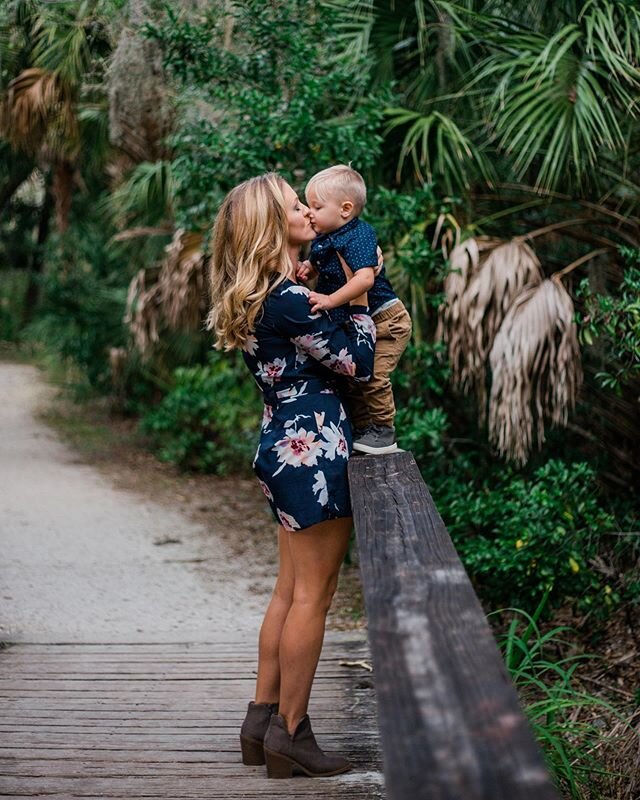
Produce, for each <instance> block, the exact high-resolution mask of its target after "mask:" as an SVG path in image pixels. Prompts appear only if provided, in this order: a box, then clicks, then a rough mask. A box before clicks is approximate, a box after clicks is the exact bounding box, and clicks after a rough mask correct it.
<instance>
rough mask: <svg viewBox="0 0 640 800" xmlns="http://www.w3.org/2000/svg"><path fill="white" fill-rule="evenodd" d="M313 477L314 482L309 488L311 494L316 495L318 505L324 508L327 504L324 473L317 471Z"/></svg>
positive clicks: (327, 493) (327, 496) (327, 495)
mask: <svg viewBox="0 0 640 800" xmlns="http://www.w3.org/2000/svg"><path fill="white" fill-rule="evenodd" d="M313 477H314V478H315V481H316V482H315V483H314V484H313V486H312V487H311V488H312V490H313V493H314V494H317V495H318V497H317V498H316V499H317V500H318V502H319V503H320V505H321V506H326V505H327V503H328V502H329V492H328V491H327V479H326V478H325V475H324V472H322V470H318V471H317V472H316V474H315V475H314V476H313Z"/></svg>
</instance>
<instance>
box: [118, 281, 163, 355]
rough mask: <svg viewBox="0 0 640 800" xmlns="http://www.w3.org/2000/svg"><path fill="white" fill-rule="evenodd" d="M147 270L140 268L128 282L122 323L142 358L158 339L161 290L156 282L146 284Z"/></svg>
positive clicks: (148, 352)
mask: <svg viewBox="0 0 640 800" xmlns="http://www.w3.org/2000/svg"><path fill="white" fill-rule="evenodd" d="M147 278H148V276H147V270H145V269H141V270H139V271H138V272H137V274H136V275H135V276H134V278H133V280H132V281H131V283H130V284H129V291H128V294H127V306H126V311H125V315H124V320H123V321H124V324H125V325H127V326H128V328H129V330H130V331H131V335H132V338H133V343H134V346H135V347H136V349H137V350H138V351H139V353H140V355H141V356H142V358H148V357H149V355H150V354H151V352H152V350H153V347H154V346H155V345H156V344H157V343H158V342H159V341H160V326H161V320H162V311H161V307H162V291H161V288H160V286H159V284H158V283H157V281H156V282H155V283H153V284H152V285H151V286H148V285H147V282H148V281H147Z"/></svg>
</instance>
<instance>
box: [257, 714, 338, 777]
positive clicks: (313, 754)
mask: <svg viewBox="0 0 640 800" xmlns="http://www.w3.org/2000/svg"><path fill="white" fill-rule="evenodd" d="M264 756H265V759H266V761H267V777H268V778H291V777H292V775H293V771H294V769H299V770H301V771H302V772H304V774H305V775H308V776H309V777H310V778H321V777H329V776H330V775H340V774H341V773H342V772H348V771H349V770H350V769H352V765H351V764H350V763H349V762H348V761H347V759H346V758H342V756H337V755H333V754H331V753H323V752H322V750H321V749H320V748H319V747H318V744H317V742H316V737H315V736H314V735H313V731H312V730H311V722H310V720H309V716H308V715H307V714H305V716H304V717H303V718H302V719H301V720H300V722H299V723H298V727H297V728H296V729H295V731H294V733H293V735H292V736H290V735H289V731H288V730H287V725H286V723H285V721H284V719H283V717H281V716H280V714H273V716H272V717H271V721H270V722H269V728H268V730H267V735H266V736H265V737H264Z"/></svg>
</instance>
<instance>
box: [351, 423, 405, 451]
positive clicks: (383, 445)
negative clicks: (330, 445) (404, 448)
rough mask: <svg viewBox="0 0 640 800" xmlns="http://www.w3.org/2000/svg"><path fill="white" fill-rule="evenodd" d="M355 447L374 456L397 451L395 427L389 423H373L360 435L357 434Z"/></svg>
mask: <svg viewBox="0 0 640 800" xmlns="http://www.w3.org/2000/svg"><path fill="white" fill-rule="evenodd" d="M353 449H354V450H357V451H358V452H359V453H370V454H371V455H374V456H376V455H384V454H385V453H395V452H396V450H397V449H398V445H397V444H396V431H395V428H393V427H391V426H387V425H371V427H369V428H367V430H366V431H364V432H363V433H361V434H360V435H359V436H358V435H356V438H355V439H354V442H353Z"/></svg>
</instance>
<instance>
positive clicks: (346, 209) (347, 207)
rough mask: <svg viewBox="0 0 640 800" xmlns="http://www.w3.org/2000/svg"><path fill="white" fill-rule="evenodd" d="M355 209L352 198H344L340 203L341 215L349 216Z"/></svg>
mask: <svg viewBox="0 0 640 800" xmlns="http://www.w3.org/2000/svg"><path fill="white" fill-rule="evenodd" d="M352 211H353V203H352V202H351V200H344V201H343V202H342V204H341V205H340V216H341V217H349V216H350V215H351V212H352Z"/></svg>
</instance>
